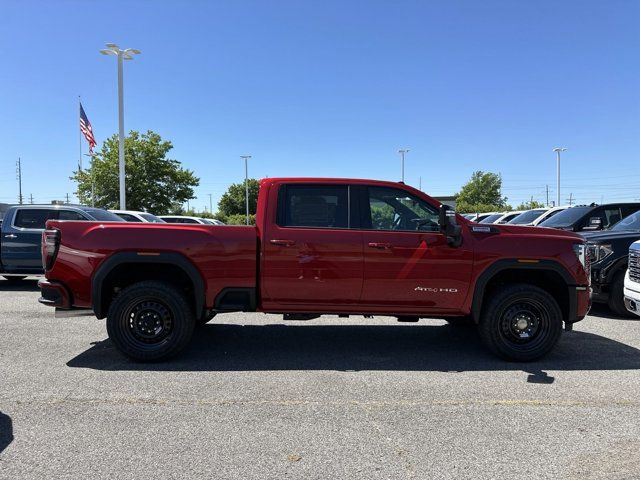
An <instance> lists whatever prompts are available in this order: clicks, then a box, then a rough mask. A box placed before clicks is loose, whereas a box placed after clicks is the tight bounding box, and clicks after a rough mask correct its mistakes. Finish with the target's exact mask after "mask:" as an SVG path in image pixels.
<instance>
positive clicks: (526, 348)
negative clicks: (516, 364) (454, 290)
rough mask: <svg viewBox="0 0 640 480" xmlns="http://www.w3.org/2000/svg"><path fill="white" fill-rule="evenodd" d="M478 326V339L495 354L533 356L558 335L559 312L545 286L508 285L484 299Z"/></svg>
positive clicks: (549, 346) (508, 357) (550, 345)
mask: <svg viewBox="0 0 640 480" xmlns="http://www.w3.org/2000/svg"><path fill="white" fill-rule="evenodd" d="M479 330H480V336H481V338H482V341H483V342H484V343H485V345H486V346H487V347H488V348H489V349H490V350H491V351H492V352H493V353H495V354H496V355H498V356H500V357H502V358H504V359H506V360H515V361H521V362H526V361H531V360H536V359H538V358H540V357H542V356H543V355H545V354H546V353H548V352H549V351H550V350H551V349H552V348H553V347H554V346H555V344H556V343H557V342H558V340H559V339H560V335H561V333H562V312H561V310H560V307H559V306H558V302H556V300H555V299H554V298H553V297H552V296H551V295H550V294H549V293H548V292H546V291H545V290H542V289H541V288H538V287H536V286H534V285H527V284H516V285H511V286H508V287H504V288H502V289H501V290H499V291H496V292H495V293H494V294H493V296H492V298H490V299H489V300H488V301H487V304H486V305H485V307H484V308H483V312H482V316H481V319H480V324H479Z"/></svg>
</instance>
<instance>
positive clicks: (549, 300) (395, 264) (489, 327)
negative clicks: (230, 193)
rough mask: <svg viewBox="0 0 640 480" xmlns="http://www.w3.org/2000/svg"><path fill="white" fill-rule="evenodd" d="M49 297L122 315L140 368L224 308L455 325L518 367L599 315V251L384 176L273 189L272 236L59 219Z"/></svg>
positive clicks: (121, 329) (76, 309) (264, 200)
mask: <svg viewBox="0 0 640 480" xmlns="http://www.w3.org/2000/svg"><path fill="white" fill-rule="evenodd" d="M42 259H43V263H44V268H45V272H46V274H45V275H46V279H43V280H41V281H40V288H41V292H42V296H41V298H40V302H41V303H43V304H45V305H50V306H52V307H56V309H57V313H58V316H64V315H76V314H87V313H88V314H89V315H92V316H95V317H97V318H98V319H104V318H106V324H107V332H108V335H109V337H110V339H111V340H112V342H113V344H114V345H115V346H116V347H117V348H118V349H119V350H120V351H121V352H122V353H124V354H125V355H127V356H129V357H130V358H132V359H135V360H139V361H152V360H159V359H162V358H165V357H168V356H171V355H175V354H177V353H178V352H180V351H181V350H182V349H184V348H185V346H186V345H187V344H188V343H189V340H190V338H191V336H192V334H193V331H194V328H195V327H196V326H197V325H198V324H199V323H206V322H207V321H208V320H210V319H211V318H212V317H213V316H214V315H216V314H220V313H224V312H237V311H243V312H256V311H257V312H265V313H278V314H283V315H284V319H285V320H307V319H312V318H316V317H318V316H320V315H322V314H332V315H339V316H343V317H344V316H348V315H366V316H374V315H384V316H394V317H397V319H398V320H399V321H401V322H415V321H418V320H419V319H421V318H445V319H448V320H449V321H450V323H452V324H456V323H461V322H469V323H475V324H477V326H478V330H479V334H480V336H481V338H482V340H483V342H484V343H485V344H486V345H487V347H488V348H489V349H490V350H491V351H493V352H494V353H495V354H497V355H499V356H501V357H502V358H505V359H508V360H516V361H529V360H534V359H537V358H539V357H541V356H543V355H545V354H546V353H547V352H549V351H550V350H551V349H552V348H553V347H554V345H555V344H556V343H557V341H558V339H559V337H560V335H561V333H562V326H563V322H564V326H565V329H567V330H570V329H571V328H572V326H573V324H574V323H575V322H577V321H579V320H582V319H583V318H584V317H585V315H586V314H587V312H588V311H589V308H590V295H589V294H590V287H589V279H590V276H589V263H588V256H587V255H586V250H585V244H584V240H583V239H582V238H581V237H579V236H578V235H576V234H574V233H571V232H564V231H559V230H553V229H541V228H534V227H519V226H511V225H480V224H477V223H473V222H469V221H467V220H466V219H463V218H462V217H461V216H458V215H456V214H455V213H454V212H453V211H452V210H451V209H450V207H448V206H446V205H441V204H440V203H439V202H437V201H436V200H434V199H433V198H431V197H429V196H427V195H425V194H424V193H422V192H421V191H419V190H416V189H414V188H412V187H409V186H407V185H404V184H402V183H393V182H383V181H374V180H349V179H321V178H310V179H309V178H269V179H266V180H262V182H261V184H260V193H259V197H258V206H257V215H256V226H255V227H253V226H207V225H198V224H171V225H167V224H151V223H149V224H141V223H138V224H132V223H102V224H96V223H95V222H93V223H90V222H65V221H59V220H54V221H49V222H48V223H47V230H45V231H44V233H43V238H42Z"/></svg>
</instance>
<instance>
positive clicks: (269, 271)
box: [261, 183, 363, 311]
mask: <svg viewBox="0 0 640 480" xmlns="http://www.w3.org/2000/svg"><path fill="white" fill-rule="evenodd" d="M350 195H351V192H350V187H349V186H348V185H345V184H323V185H309V184H295V183H291V184H286V185H280V187H279V188H278V189H277V191H273V192H270V197H269V201H270V202H274V203H275V202H277V204H278V212H277V218H274V219H273V221H269V222H267V224H268V227H267V230H266V231H265V232H264V236H263V239H262V263H261V282H262V284H261V294H262V303H263V306H264V307H265V308H268V309H270V310H273V309H274V308H283V309H285V310H286V309H287V308H293V309H294V310H298V311H299V310H303V309H304V308H305V305H309V306H310V307H312V306H316V309H317V306H319V305H320V306H323V310H325V311H340V310H341V309H343V310H345V311H346V310H348V309H349V306H351V305H354V304H356V303H357V302H358V300H359V298H360V292H361V290H362V270H363V265H362V263H363V261H362V232H361V231H357V230H353V229H351V227H352V226H353V220H356V219H357V216H355V215H352V211H353V210H352V207H351V202H350ZM311 311H313V309H311Z"/></svg>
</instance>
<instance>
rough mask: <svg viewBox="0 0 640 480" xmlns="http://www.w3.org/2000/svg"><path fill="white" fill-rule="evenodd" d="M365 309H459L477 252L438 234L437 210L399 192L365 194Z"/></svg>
mask: <svg viewBox="0 0 640 480" xmlns="http://www.w3.org/2000/svg"><path fill="white" fill-rule="evenodd" d="M363 196H364V198H363V200H362V201H361V203H360V205H361V211H362V214H363V218H362V221H361V223H362V226H363V228H364V229H365V230H364V231H363V236H364V238H363V243H364V245H363V247H364V283H363V289H362V298H361V302H362V304H363V305H366V306H370V307H376V309H385V310H386V311H389V312H425V313H429V312H432V311H447V310H457V309H459V308H460V307H461V306H462V304H463V302H464V300H465V297H466V295H467V292H468V288H469V279H470V277H471V268H472V261H473V253H472V251H471V250H470V249H469V248H468V246H465V245H462V246H461V247H459V248H453V247H451V246H449V245H448V244H447V240H446V237H445V235H444V234H442V233H440V227H439V224H438V209H437V208H436V207H435V206H433V205H431V204H429V203H428V202H427V201H426V200H424V199H422V198H419V197H418V196H415V195H413V194H411V193H410V192H407V191H405V190H403V189H400V188H392V187H378V186H370V187H367V188H364V189H363Z"/></svg>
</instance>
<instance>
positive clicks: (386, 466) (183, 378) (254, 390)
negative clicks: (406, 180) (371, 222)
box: [0, 280, 640, 480]
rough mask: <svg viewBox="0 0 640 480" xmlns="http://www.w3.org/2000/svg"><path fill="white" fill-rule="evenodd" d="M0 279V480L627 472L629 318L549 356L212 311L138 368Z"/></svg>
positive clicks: (90, 322)
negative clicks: (191, 333) (159, 359)
mask: <svg viewBox="0 0 640 480" xmlns="http://www.w3.org/2000/svg"><path fill="white" fill-rule="evenodd" d="M37 298H38V292H37V289H36V287H35V282H29V281H28V282H25V283H24V284H23V285H21V286H18V287H12V286H9V285H8V284H7V282H4V281H3V280H0V387H1V389H0V478H1V479H12V480H13V479H31V478H47V479H49V478H79V479H80V478H82V479H86V478H113V479H121V478H122V479H125V478H126V479H141V478H157V479H165V478H166V479H169V478H237V479H246V478H261V479H262V478H283V477H287V478H305V479H306V478H314V479H315V478H317V479H327V478H363V479H369V478H416V479H423V478H456V479H460V478H469V479H471V478H473V479H484V478H510V479H514V478H527V479H530V478H570V479H573V478H575V479H578V478H580V479H592V478H607V479H630V478H640V375H638V372H639V369H640V321H636V320H633V319H621V318H616V317H614V316H612V315H611V314H609V313H608V312H607V311H606V310H603V309H600V310H596V311H595V312H594V314H593V315H592V316H590V317H588V318H587V319H586V320H585V321H583V322H581V323H580V324H578V325H576V329H575V331H573V332H570V333H565V334H564V335H563V338H562V339H561V341H560V344H559V345H558V347H557V349H556V350H555V351H554V352H553V353H552V354H551V355H550V356H548V357H547V358H546V359H544V360H543V361H540V362H536V363H531V364H515V363H507V362H503V361H500V360H498V359H496V358H494V357H492V356H491V355H490V354H489V353H488V352H487V351H485V349H484V348H483V347H482V345H481V344H480V342H479V340H478V339H477V338H476V335H475V331H474V330H473V329H468V328H459V327H450V326H448V325H446V324H445V323H444V322H443V321H439V320H433V321H422V322H420V323H419V324H408V325H407V324H398V323H397V322H395V320H393V319H389V318H384V319H382V318H376V319H363V318H361V317H355V318H349V319H338V318H336V317H325V318H322V319H318V320H315V321H310V322H284V321H283V320H282V318H281V317H279V316H275V315H262V314H233V315H231V314H230V315H226V316H221V317H218V318H216V319H214V322H215V323H213V324H209V325H207V326H205V327H203V328H202V329H200V330H199V331H198V332H197V335H196V337H195V338H194V341H193V344H192V346H191V348H190V349H189V351H188V352H186V354H185V355H183V356H181V357H180V358H178V359H175V360H173V361H170V362H165V363H160V364H150V365H149V364H135V363H131V362H129V361H127V360H126V359H124V358H123V357H122V356H120V355H119V354H118V352H117V351H115V349H114V348H113V347H112V346H111V344H110V342H109V341H108V340H106V338H107V335H106V330H105V326H104V323H103V322H102V321H97V320H95V319H93V318H89V317H84V318H82V317H81V318H73V319H55V318H53V312H52V310H50V309H48V308H46V307H43V306H41V305H39V304H38V303H37V301H36V299H37Z"/></svg>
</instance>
